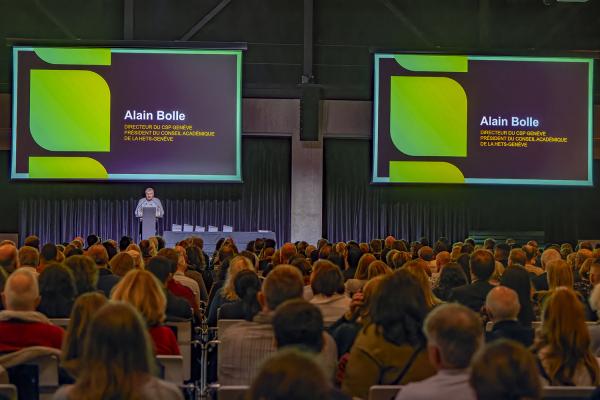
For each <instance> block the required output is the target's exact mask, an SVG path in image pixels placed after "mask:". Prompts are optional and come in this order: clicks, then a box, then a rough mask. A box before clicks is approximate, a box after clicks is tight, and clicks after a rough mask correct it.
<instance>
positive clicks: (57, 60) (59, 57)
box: [33, 47, 111, 65]
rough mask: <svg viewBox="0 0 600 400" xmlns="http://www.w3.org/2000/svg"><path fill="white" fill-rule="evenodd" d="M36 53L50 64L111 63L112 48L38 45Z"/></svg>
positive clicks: (35, 49)
mask: <svg viewBox="0 0 600 400" xmlns="http://www.w3.org/2000/svg"><path fill="white" fill-rule="evenodd" d="M33 51H34V52H35V54H36V55H37V56H38V57H39V58H41V59H42V60H44V61H45V62H47V63H48V64H66V65H110V60H111V58H110V49H74V48H68V47H36V48H34V49H33Z"/></svg>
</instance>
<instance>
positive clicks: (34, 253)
mask: <svg viewBox="0 0 600 400" xmlns="http://www.w3.org/2000/svg"><path fill="white" fill-rule="evenodd" d="M39 263H40V252H39V251H38V249H37V248H35V247H31V246H23V247H21V248H20V249H19V268H27V269H29V270H30V271H31V272H35V275H36V276H37V275H38V273H37V266H38V265H39Z"/></svg>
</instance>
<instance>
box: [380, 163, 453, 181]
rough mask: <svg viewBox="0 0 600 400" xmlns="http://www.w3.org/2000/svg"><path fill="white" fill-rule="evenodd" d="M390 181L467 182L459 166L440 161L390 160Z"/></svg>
mask: <svg viewBox="0 0 600 400" xmlns="http://www.w3.org/2000/svg"><path fill="white" fill-rule="evenodd" d="M390 182H404V183H465V177H464V175H463V173H462V172H461V170H460V169H458V167H456V166H455V165H452V164H450V163H447V162H440V161H390Z"/></svg>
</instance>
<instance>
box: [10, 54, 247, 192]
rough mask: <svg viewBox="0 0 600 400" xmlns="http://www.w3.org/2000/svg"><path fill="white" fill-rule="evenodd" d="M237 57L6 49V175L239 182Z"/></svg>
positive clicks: (239, 94)
mask: <svg viewBox="0 0 600 400" xmlns="http://www.w3.org/2000/svg"><path fill="white" fill-rule="evenodd" d="M241 60H242V52H241V50H208V49H157V48H155V49H149V48H83V47H80V48H72V47H71V48H66V47H31V46H29V47H21V46H15V47H13V127H12V129H13V130H12V160H11V178H12V179H40V180H78V181H79V180H96V181H97V180H107V181H115V180H127V181H220V182H240V181H241V165H240V163H241V62H242V61H241Z"/></svg>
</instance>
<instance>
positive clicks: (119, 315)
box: [54, 271, 183, 400]
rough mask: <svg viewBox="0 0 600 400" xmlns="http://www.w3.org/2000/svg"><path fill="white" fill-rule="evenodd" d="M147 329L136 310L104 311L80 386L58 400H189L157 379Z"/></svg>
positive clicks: (86, 350)
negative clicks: (184, 399) (185, 399)
mask: <svg viewBox="0 0 600 400" xmlns="http://www.w3.org/2000/svg"><path fill="white" fill-rule="evenodd" d="M136 272H137V271H136ZM144 325H145V324H144V322H143V320H142V318H141V316H140V315H139V314H138V312H137V311H136V310H135V309H134V308H133V307H132V306H131V305H129V304H126V303H122V302H116V303H114V302H111V303H109V304H106V305H104V306H103V307H102V308H101V309H100V310H99V311H98V312H97V313H96V315H95V316H94V317H93V319H92V321H91V324H90V327H89V329H88V332H87V335H86V337H85V339H84V347H83V353H82V355H81V362H80V365H81V368H80V369H79V371H78V376H77V381H76V382H75V384H74V385H63V386H61V387H60V388H59V389H58V391H57V392H56V393H55V394H54V399H55V400H75V399H77V400H102V399H140V400H150V399H164V400H183V395H182V394H181V391H180V390H179V388H177V386H175V385H173V384H172V383H168V382H165V381H163V380H161V379H158V378H156V377H155V375H156V372H157V371H156V363H155V361H154V355H153V353H152V345H151V341H150V338H149V335H148V331H147V330H146V328H145V326H144Z"/></svg>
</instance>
